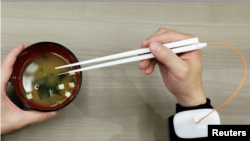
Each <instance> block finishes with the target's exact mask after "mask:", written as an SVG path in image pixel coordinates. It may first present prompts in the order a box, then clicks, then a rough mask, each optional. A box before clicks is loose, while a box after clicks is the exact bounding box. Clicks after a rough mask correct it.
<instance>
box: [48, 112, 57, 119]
mask: <svg viewBox="0 0 250 141" xmlns="http://www.w3.org/2000/svg"><path fill="white" fill-rule="evenodd" d="M56 115H57V113H56V112H51V113H49V118H53V117H55V116H56Z"/></svg>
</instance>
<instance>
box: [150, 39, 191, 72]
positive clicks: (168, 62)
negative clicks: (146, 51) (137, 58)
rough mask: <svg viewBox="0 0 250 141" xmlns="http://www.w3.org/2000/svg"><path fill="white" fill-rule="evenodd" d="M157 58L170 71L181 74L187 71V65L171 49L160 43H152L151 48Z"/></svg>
mask: <svg viewBox="0 0 250 141" xmlns="http://www.w3.org/2000/svg"><path fill="white" fill-rule="evenodd" d="M149 48H150V51H151V53H152V54H153V55H154V56H155V58H156V59H157V60H158V61H160V62H162V63H163V64H164V65H165V66H166V67H167V68H168V69H169V70H170V71H172V72H180V71H182V70H183V69H185V66H186V64H185V63H184V62H183V61H182V60H181V59H180V58H179V57H178V56H177V55H176V54H175V53H174V52H173V51H172V50H171V49H169V48H167V47H165V46H163V45H162V44H161V43H159V42H156V41H154V42H152V43H151V44H150V46H149Z"/></svg>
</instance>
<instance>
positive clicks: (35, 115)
mask: <svg viewBox="0 0 250 141" xmlns="http://www.w3.org/2000/svg"><path fill="white" fill-rule="evenodd" d="M56 115H57V112H48V113H45V112H38V111H25V113H24V117H23V120H24V121H23V123H22V124H23V126H26V125H28V124H32V123H37V122H42V121H45V120H47V119H49V118H52V117H55V116H56Z"/></svg>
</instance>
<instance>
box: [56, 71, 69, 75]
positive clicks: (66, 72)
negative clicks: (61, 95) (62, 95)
mask: <svg viewBox="0 0 250 141" xmlns="http://www.w3.org/2000/svg"><path fill="white" fill-rule="evenodd" d="M67 73H69V72H63V73H59V74H57V75H63V74H67Z"/></svg>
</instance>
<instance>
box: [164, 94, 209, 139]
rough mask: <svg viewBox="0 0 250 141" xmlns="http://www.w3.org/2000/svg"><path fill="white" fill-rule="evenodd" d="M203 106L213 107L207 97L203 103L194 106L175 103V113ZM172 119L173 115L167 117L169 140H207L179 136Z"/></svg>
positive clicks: (202, 107)
mask: <svg viewBox="0 0 250 141" xmlns="http://www.w3.org/2000/svg"><path fill="white" fill-rule="evenodd" d="M204 108H211V109H213V107H212V106H211V103H210V99H209V98H207V101H206V103H205V104H201V105H198V106H195V107H182V106H181V105H179V104H176V113H179V112H182V111H187V110H196V109H204ZM173 119H174V115H173V116H171V117H169V118H168V122H169V135H170V140H171V141H207V140H208V139H207V138H195V139H182V138H179V137H178V136H177V135H176V133H175V131H174V123H173Z"/></svg>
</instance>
